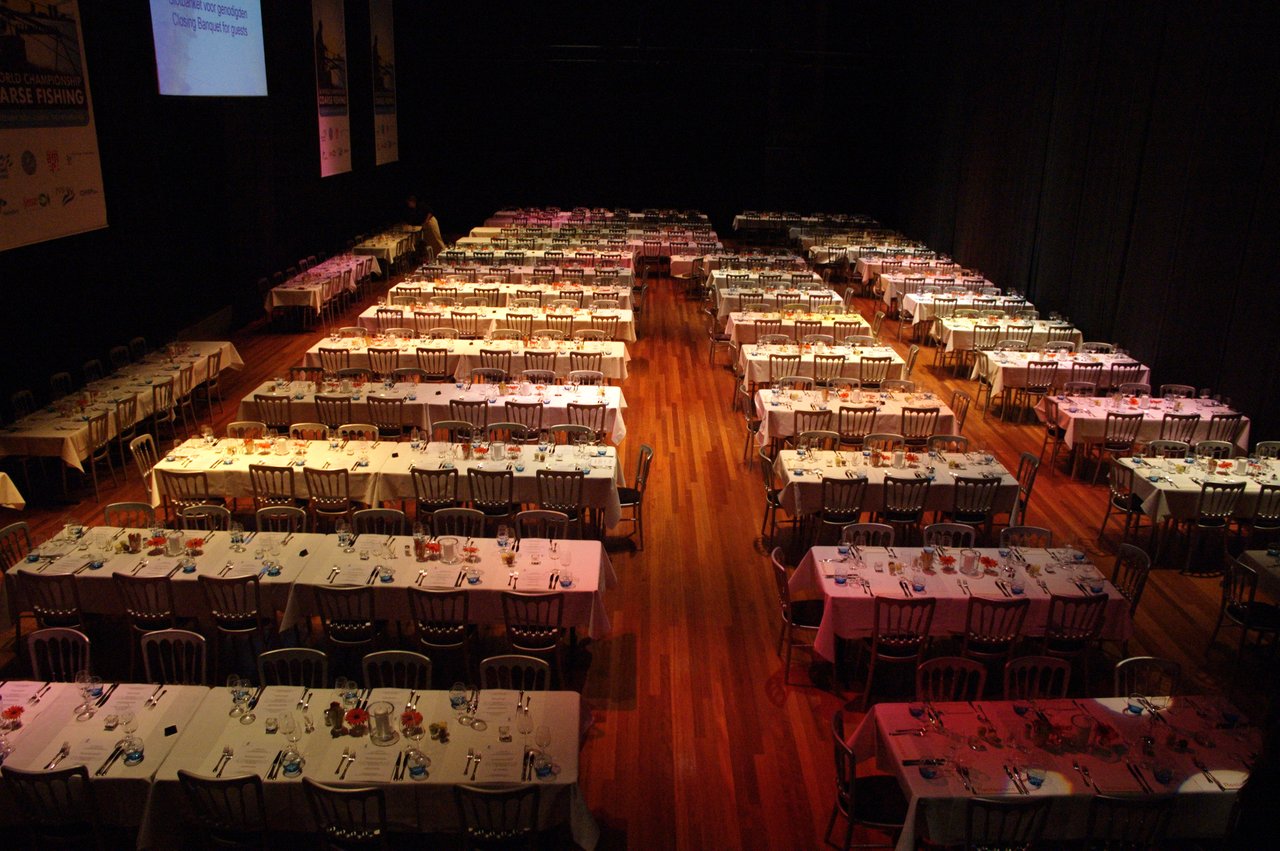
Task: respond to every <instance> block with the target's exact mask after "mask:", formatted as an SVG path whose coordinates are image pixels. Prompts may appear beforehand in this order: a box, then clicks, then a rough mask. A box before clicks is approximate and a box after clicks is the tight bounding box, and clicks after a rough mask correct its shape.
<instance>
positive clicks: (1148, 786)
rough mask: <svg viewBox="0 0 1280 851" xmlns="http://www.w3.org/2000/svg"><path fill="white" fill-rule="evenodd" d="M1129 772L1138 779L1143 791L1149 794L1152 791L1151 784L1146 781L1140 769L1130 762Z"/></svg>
mask: <svg viewBox="0 0 1280 851" xmlns="http://www.w3.org/2000/svg"><path fill="white" fill-rule="evenodd" d="M1129 773H1130V774H1132V775H1133V776H1134V778H1135V779H1136V780H1137V781H1138V783H1139V784H1140V785H1141V786H1142V788H1143V791H1145V792H1146V793H1147V794H1148V795H1151V794H1153V793H1154V791H1155V790H1153V789H1152V788H1151V784H1150V783H1148V782H1147V778H1145V777H1143V776H1142V769H1141V768H1139V767H1138V766H1137V765H1135V764H1134V763H1132V762H1131V763H1129Z"/></svg>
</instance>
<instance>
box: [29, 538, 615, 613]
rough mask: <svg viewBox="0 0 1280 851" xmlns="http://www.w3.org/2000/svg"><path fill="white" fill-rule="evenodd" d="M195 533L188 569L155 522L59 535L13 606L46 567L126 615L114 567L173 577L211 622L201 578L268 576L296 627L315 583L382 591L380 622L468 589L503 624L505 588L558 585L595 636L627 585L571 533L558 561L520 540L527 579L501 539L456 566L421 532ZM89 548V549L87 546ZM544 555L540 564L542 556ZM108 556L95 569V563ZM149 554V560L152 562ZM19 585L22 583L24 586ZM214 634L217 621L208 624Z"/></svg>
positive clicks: (265, 581) (310, 607)
mask: <svg viewBox="0 0 1280 851" xmlns="http://www.w3.org/2000/svg"><path fill="white" fill-rule="evenodd" d="M129 532H136V533H141V534H142V536H143V540H144V546H143V552H142V553H128V552H119V551H118V550H119V549H120V548H121V545H122V542H123V541H124V540H125V539H126V538H127V533H129ZM186 534H187V537H188V538H194V537H197V536H198V537H199V540H200V541H201V545H200V548H199V554H198V555H194V556H192V558H191V560H192V562H193V563H194V566H195V569H194V570H193V571H191V572H190V573H188V572H186V571H184V570H182V569H181V563H182V559H183V556H166V555H155V556H153V555H149V552H150V547H149V546H148V545H147V543H146V542H147V540H148V537H149V535H150V531H149V530H146V529H121V528H119V527H110V526H98V527H94V528H92V529H88V530H87V531H86V534H85V535H84V536H82V537H81V538H79V539H78V540H76V541H74V542H68V541H65V540H62V539H54V540H50V541H48V542H46V543H44V544H42V545H41V546H40V547H38V548H37V549H36V550H35V551H34V552H35V554H36V556H37V560H36V561H34V562H31V561H22V562H19V563H18V564H16V565H15V566H14V567H12V568H10V569H9V571H8V573H7V574H6V575H7V578H8V579H9V581H10V587H9V588H8V591H9V593H8V598H9V610H10V613H11V614H15V615H16V613H17V612H20V611H23V610H24V608H25V606H26V600H25V599H24V597H23V595H22V592H21V590H20V586H21V580H20V577H19V574H23V573H39V574H42V575H45V576H55V575H71V576H74V577H75V584H76V591H77V593H78V594H79V596H80V604H81V608H82V609H83V610H84V611H85V612H89V613H92V614H99V615H110V616H119V615H121V614H123V609H122V607H121V601H120V598H119V594H118V593H117V592H116V589H115V583H114V581H113V579H112V577H113V575H115V574H117V573H119V574H128V575H133V576H140V577H144V578H146V577H165V578H167V580H168V583H169V587H170V589H171V591H172V593H173V605H174V611H175V613H176V614H177V615H178V616H179V617H184V618H194V619H197V620H200V621H202V622H203V621H208V617H209V609H208V605H207V603H206V602H205V598H204V592H203V590H202V588H201V586H200V581H199V578H200V577H201V576H217V577H224V578H225V577H231V578H235V577H243V576H251V575H256V576H258V577H259V589H260V593H261V595H262V606H263V609H264V610H265V611H267V612H273V613H274V612H283V613H284V614H283V619H282V622H281V626H280V628H281V629H282V630H287V629H291V628H292V627H295V626H298V625H300V624H301V623H303V622H304V621H305V618H306V617H307V616H308V614H310V613H312V612H314V611H315V605H314V602H313V598H312V590H311V589H312V588H315V587H317V586H321V585H328V586H346V585H368V586H369V587H371V588H372V589H373V598H374V605H375V610H376V612H377V616H378V618H379V619H380V620H393V621H397V622H400V623H407V622H409V621H410V619H411V613H410V611H409V602H408V598H407V595H406V594H405V590H406V589H407V588H409V587H411V586H416V587H422V588H436V587H446V588H450V589H452V588H454V587H455V585H456V587H458V588H459V590H462V591H465V592H466V593H467V598H468V601H469V606H470V618H471V620H472V622H474V623H479V624H490V625H498V624H502V623H503V617H502V601H501V592H503V591H509V590H513V589H514V590H517V591H529V592H534V591H543V592H546V591H551V590H556V591H559V592H561V593H563V594H564V597H565V605H564V623H565V625H566V626H572V627H577V628H579V629H581V630H583V632H584V633H585V634H586V635H587V636H588V637H592V638H599V637H602V636H604V635H606V634H608V632H609V629H610V623H609V615H608V613H607V612H606V611H605V608H604V592H605V591H606V590H608V589H609V588H612V587H614V586H616V585H617V584H618V577H617V575H616V574H615V573H614V570H613V564H612V562H610V560H609V556H608V554H607V553H606V552H605V551H604V547H603V545H602V544H601V543H600V542H599V541H593V540H569V541H561V542H559V545H558V552H559V553H560V554H561V559H560V561H558V562H555V563H553V561H552V559H551V558H550V555H549V553H548V548H547V542H546V541H545V540H538V539H532V538H529V539H525V540H522V541H521V542H520V548H519V550H518V551H517V553H516V561H515V565H514V569H515V570H517V571H518V572H519V577H518V578H517V579H516V581H515V583H514V584H511V583H509V581H508V576H509V573H510V571H509V569H508V568H507V566H506V565H504V564H503V563H502V561H501V559H500V556H499V549H498V544H497V541H496V540H495V539H491V538H479V539H475V541H474V545H475V547H476V553H475V558H476V561H475V562H467V563H454V564H450V563H447V562H444V561H441V560H439V559H436V560H433V561H422V562H420V561H417V560H416V559H415V558H414V557H412V555H411V553H412V552H413V550H412V546H413V543H414V540H413V538H412V536H407V535H395V536H390V537H388V536H385V535H361V536H359V537H357V538H356V540H355V541H354V543H352V544H351V552H346V551H345V550H346V548H344V547H341V546H340V545H339V543H338V536H337V535H324V534H317V533H311V532H304V533H297V534H285V533H279V532H256V533H253V532H251V533H249V534H248V536H247V540H246V542H245V543H244V544H243V545H242V548H243V549H242V551H238V550H237V549H236V547H234V546H233V545H232V543H231V536H230V535H229V534H228V533H226V532H213V533H204V532H188V533H186ZM82 547H83V548H82ZM535 561H536V562H538V563H537V564H535V563H534V562H535ZM94 562H100V563H101V567H97V568H94V567H93V566H92V563H94ZM144 562H145V563H144ZM268 563H271V564H275V565H276V566H278V567H279V572H278V574H276V573H274V571H268V570H267V565H268ZM378 565H383V566H387V567H390V568H391V569H392V570H393V572H394V577H393V579H392V580H391V581H387V582H384V581H381V580H380V579H376V578H375V579H373V580H372V581H371V580H370V577H371V575H372V574H373V572H374V568H375V566H378ZM471 567H475V568H478V569H479V571H480V574H481V576H480V581H479V582H477V583H475V584H472V583H470V582H469V581H466V580H464V581H462V582H461V583H460V584H458V583H457V579H458V576H459V573H460V571H462V570H463V569H464V568H471ZM553 568H556V569H560V570H572V571H573V572H574V574H575V577H574V582H573V585H572V586H571V587H569V588H563V587H556V588H555V589H552V588H551V587H550V574H551V570H552V569H553ZM15 580H16V585H17V586H18V587H17V588H16V589H15V588H14V587H13V585H14V584H15ZM203 626H204V627H206V628H207V629H208V630H210V632H211V631H212V629H213V625H212V623H203Z"/></svg>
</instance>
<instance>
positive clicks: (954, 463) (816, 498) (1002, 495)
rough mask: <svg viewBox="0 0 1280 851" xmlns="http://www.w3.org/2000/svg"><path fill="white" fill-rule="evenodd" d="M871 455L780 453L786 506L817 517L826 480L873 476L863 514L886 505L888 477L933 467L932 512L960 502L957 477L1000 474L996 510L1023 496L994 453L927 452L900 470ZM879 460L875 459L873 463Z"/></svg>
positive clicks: (779, 471)
mask: <svg viewBox="0 0 1280 851" xmlns="http://www.w3.org/2000/svg"><path fill="white" fill-rule="evenodd" d="M869 454H870V452H869V451H868V452H866V453H864V452H857V451H851V450H828V449H822V450H818V451H812V452H807V453H805V454H804V455H800V454H799V453H797V452H796V451H795V450H791V449H785V450H783V451H781V452H779V453H778V457H777V458H776V459H775V460H774V464H773V469H774V473H775V474H777V476H778V477H779V478H780V479H781V480H782V482H783V487H782V493H781V494H780V496H779V498H780V500H781V501H782V505H783V507H784V508H786V510H787V511H789V512H790V513H791V514H792V516H795V517H800V516H802V515H806V514H813V513H815V512H817V511H819V510H820V509H821V508H822V479H823V477H824V476H827V477H831V478H839V479H843V478H847V477H850V476H866V477H867V493H866V497H865V499H864V500H863V506H862V508H863V511H865V512H868V513H872V512H875V511H878V510H879V509H880V507H881V506H882V505H884V478H885V476H887V475H891V476H895V477H898V478H909V477H913V476H914V477H917V478H919V477H921V476H926V475H928V470H927V465H929V464H933V465H934V471H933V475H934V480H933V484H932V485H930V487H929V496H928V501H927V502H926V504H925V510H926V511H949V510H950V509H951V507H952V504H953V502H954V493H955V481H956V477H957V476H961V477H967V478H986V477H988V476H996V477H999V479H1000V487H999V489H998V490H997V492H996V499H995V512H996V513H1003V512H1007V511H1009V510H1011V509H1012V508H1013V504H1014V500H1015V499H1016V498H1017V496H1018V482H1017V479H1015V478H1014V477H1013V476H1011V475H1009V471H1008V470H1006V469H1005V468H1004V466H1003V465H1001V464H1000V462H998V461H995V460H994V459H993V460H991V461H987V460H986V458H987V457H991V456H988V455H984V453H982V452H964V453H958V452H953V453H943V454H942V455H940V456H939V457H938V458H936V459H934V458H930V457H929V456H928V454H927V453H925V452H921V453H919V457H918V459H917V460H915V461H913V460H911V459H910V458H906V459H905V466H903V467H901V468H895V467H892V466H889V465H887V464H886V465H882V466H879V467H876V466H872V465H871V464H870V463H868V460H867V455H869ZM872 460H874V459H872Z"/></svg>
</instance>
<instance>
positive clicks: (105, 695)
mask: <svg viewBox="0 0 1280 851" xmlns="http://www.w3.org/2000/svg"><path fill="white" fill-rule="evenodd" d="M118 688H120V684H119V683H112V684H111V685H110V686H108V687H107V690H106V691H104V692H103V693H102V697H100V698H98V702H97V703H96V704H94V705H95V706H97V707H99V708H101V707H103V706H106V705H107V701H108V700H110V699H111V695H113V694H115V691H116V689H118Z"/></svg>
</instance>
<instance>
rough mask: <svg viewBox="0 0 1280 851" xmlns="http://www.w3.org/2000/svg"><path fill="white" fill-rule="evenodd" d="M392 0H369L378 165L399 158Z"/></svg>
mask: <svg viewBox="0 0 1280 851" xmlns="http://www.w3.org/2000/svg"><path fill="white" fill-rule="evenodd" d="M391 2H392V0H369V32H370V34H371V36H370V37H371V38H372V39H373V45H372V50H371V51H370V55H371V56H372V57H373V146H374V159H375V163H374V164H375V165H382V164H383V163H393V162H395V161H396V160H398V159H400V133H399V131H398V130H397V127H396V42H395V22H394V20H393V18H394V15H393V14H392V9H391Z"/></svg>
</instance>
